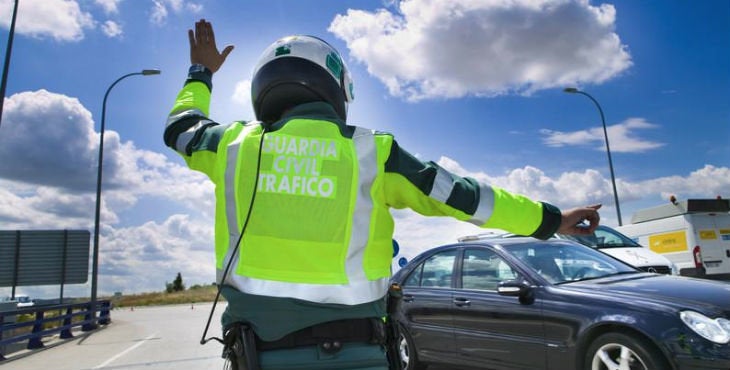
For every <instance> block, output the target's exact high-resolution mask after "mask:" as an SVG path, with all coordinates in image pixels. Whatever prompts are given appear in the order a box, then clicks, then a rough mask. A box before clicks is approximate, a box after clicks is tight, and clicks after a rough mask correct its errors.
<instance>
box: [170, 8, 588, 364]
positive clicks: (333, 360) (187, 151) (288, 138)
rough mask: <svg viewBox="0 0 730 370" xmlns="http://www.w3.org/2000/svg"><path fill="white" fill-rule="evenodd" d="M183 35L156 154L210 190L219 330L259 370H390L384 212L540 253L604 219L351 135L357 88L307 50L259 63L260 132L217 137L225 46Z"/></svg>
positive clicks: (389, 232) (367, 133)
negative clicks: (442, 219)
mask: <svg viewBox="0 0 730 370" xmlns="http://www.w3.org/2000/svg"><path fill="white" fill-rule="evenodd" d="M188 33H189V41H190V62H191V65H192V66H191V67H190V70H189V74H188V78H187V80H186V82H185V85H184V87H183V88H182V90H181V91H180V93H179V94H178V97H177V100H176V101H175V105H174V106H173V108H172V111H171V112H170V115H169V118H168V121H167V126H166V129H165V133H164V140H165V143H166V144H167V145H168V146H170V147H171V148H173V149H174V150H175V151H177V152H178V153H179V154H180V155H182V157H183V158H184V160H185V162H186V163H187V164H188V166H189V167H190V168H191V169H193V170H197V171H201V172H203V173H205V174H206V175H208V177H209V178H210V179H211V180H212V181H213V183H214V184H215V185H216V188H215V196H216V212H215V251H216V267H217V271H218V282H219V283H220V284H221V288H222V294H223V295H224V297H225V298H226V300H227V301H228V306H227V308H226V311H225V312H224V314H223V316H222V324H223V326H224V329H225V328H230V327H231V325H233V324H234V323H245V325H246V328H250V329H251V332H252V333H250V334H252V336H251V338H253V340H254V341H255V345H256V347H257V348H256V352H257V354H256V355H254V356H255V357H256V358H255V359H254V360H255V361H254V362H258V365H259V366H261V368H262V369H287V368H297V369H304V368H307V369H369V370H384V369H387V368H388V364H387V362H386V357H385V354H384V350H383V347H382V345H381V344H382V340H381V339H382V330H381V328H378V323H382V320H381V318H383V317H384V316H385V315H386V312H385V304H386V303H385V299H384V297H385V296H386V293H387V289H388V279H389V277H390V273H391V268H390V267H391V259H392V236H393V218H392V217H391V215H390V213H389V209H390V208H398V209H400V208H410V209H412V210H414V211H416V212H418V213H420V214H422V215H426V216H451V217H454V218H456V219H459V220H462V221H466V222H470V223H472V224H475V225H477V226H480V227H485V228H499V229H504V230H507V231H510V232H513V233H516V234H522V235H531V236H534V237H537V238H541V239H547V238H549V237H550V236H551V235H553V233H555V232H556V231H560V232H563V233H592V232H593V230H594V228H595V227H596V226H597V224H598V221H599V215H598V212H597V209H598V208H599V207H600V205H596V206H590V207H581V208H575V209H571V210H568V211H563V212H561V211H560V210H559V209H557V208H556V207H554V206H552V205H550V204H548V203H545V202H537V201H533V200H530V199H528V198H526V197H524V196H521V195H518V194H513V193H510V192H508V191H506V190H504V189H501V188H498V187H496V186H490V185H488V184H484V183H479V182H477V181H476V180H474V179H472V178H466V177H459V176H456V175H454V174H452V173H449V172H448V171H446V170H444V169H443V168H441V167H439V166H438V165H437V164H435V163H433V162H422V161H420V160H418V159H416V158H415V157H414V156H413V155H411V154H409V153H408V152H407V151H405V150H404V149H403V148H401V147H400V146H399V145H398V143H397V142H396V141H395V139H394V138H393V136H392V135H390V134H387V133H381V132H376V131H373V130H369V129H365V128H362V127H357V126H350V125H347V124H346V121H347V105H348V104H349V103H350V102H352V100H353V82H352V80H351V78H350V74H349V71H348V69H347V66H346V65H345V63H344V61H343V60H342V57H341V56H340V54H339V53H338V52H337V50H335V49H334V48H333V47H332V46H331V45H329V44H328V43H326V42H325V41H323V40H321V39H319V38H316V37H312V36H289V37H284V38H282V39H280V40H277V41H276V42H274V43H273V44H271V45H270V46H269V47H268V48H267V49H266V50H264V52H263V54H262V56H261V58H260V61H259V62H258V64H257V65H256V67H255V70H254V73H253V79H252V82H251V97H252V101H253V107H254V112H255V115H256V119H257V121H253V122H233V123H231V124H228V125H222V124H219V123H217V122H215V121H213V120H211V119H210V118H209V114H208V108H209V103H210V97H211V90H212V77H213V74H214V73H215V72H216V71H217V70H218V69H219V68H220V67H221V65H222V64H223V62H224V61H225V59H226V57H227V56H228V55H229V53H230V52H231V51H232V50H233V46H227V47H225V48H224V49H223V51H219V50H218V48H217V46H216V42H215V37H214V33H213V29H212V27H211V24H210V23H209V22H207V21H205V20H200V21H199V22H197V23H196V24H195V30H189V31H188ZM581 221H588V224H589V227H587V228H579V227H576V225H577V224H578V223H580V222H581ZM239 239H240V240H239ZM226 269H227V270H228V271H226ZM224 271H226V272H227V273H226V276H225V277H224V276H223V274H224ZM222 279H223V280H222ZM248 355H249V357H251V354H250V353H249V354H248ZM254 366H256V365H254ZM241 368H243V367H241Z"/></svg>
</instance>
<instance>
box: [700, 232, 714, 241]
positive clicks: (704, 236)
mask: <svg viewBox="0 0 730 370" xmlns="http://www.w3.org/2000/svg"><path fill="white" fill-rule="evenodd" d="M700 239H702V240H715V239H717V234H715V230H700Z"/></svg>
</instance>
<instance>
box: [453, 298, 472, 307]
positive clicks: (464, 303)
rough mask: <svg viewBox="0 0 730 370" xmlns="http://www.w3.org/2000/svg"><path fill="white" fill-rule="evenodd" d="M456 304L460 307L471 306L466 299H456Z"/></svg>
mask: <svg viewBox="0 0 730 370" xmlns="http://www.w3.org/2000/svg"><path fill="white" fill-rule="evenodd" d="M454 304H455V305H457V306H459V307H464V306H469V305H471V301H470V300H468V299H466V298H454Z"/></svg>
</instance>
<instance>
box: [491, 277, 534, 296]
mask: <svg viewBox="0 0 730 370" xmlns="http://www.w3.org/2000/svg"><path fill="white" fill-rule="evenodd" d="M529 292H530V284H529V283H528V282H526V281H524V280H505V281H502V282H500V283H499V285H498V286H497V293H499V294H500V295H505V296H510V297H524V296H526V295H527V294H528V293H529Z"/></svg>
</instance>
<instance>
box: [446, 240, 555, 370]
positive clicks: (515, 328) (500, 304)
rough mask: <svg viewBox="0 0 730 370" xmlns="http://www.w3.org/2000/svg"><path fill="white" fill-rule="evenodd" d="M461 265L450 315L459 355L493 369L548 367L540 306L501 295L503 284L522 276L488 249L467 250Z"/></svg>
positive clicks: (535, 369)
mask: <svg viewBox="0 0 730 370" xmlns="http://www.w3.org/2000/svg"><path fill="white" fill-rule="evenodd" d="M459 266H460V267H461V269H460V272H459V283H460V285H459V286H460V287H461V289H457V290H455V292H454V299H453V305H452V307H451V312H452V317H453V326H454V336H455V339H456V348H457V349H458V351H459V354H460V355H461V357H463V358H464V359H465V360H467V361H468V362H470V363H471V364H473V365H475V366H480V367H485V368H490V369H491V368H494V369H531V370H537V369H545V355H546V353H545V341H544V329H543V324H542V316H541V311H540V308H539V304H538V303H536V302H532V303H530V304H522V303H520V300H519V299H518V298H517V297H508V296H502V295H500V294H498V293H497V286H498V284H499V282H500V281H504V280H515V279H520V278H521V276H520V274H519V273H518V272H517V270H516V269H514V268H513V267H512V266H510V264H509V263H507V261H506V260H505V259H503V258H502V257H501V256H500V255H499V254H498V253H497V252H496V251H495V250H493V249H489V248H469V249H465V250H464V254H463V257H462V260H461V263H460V264H459Z"/></svg>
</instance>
